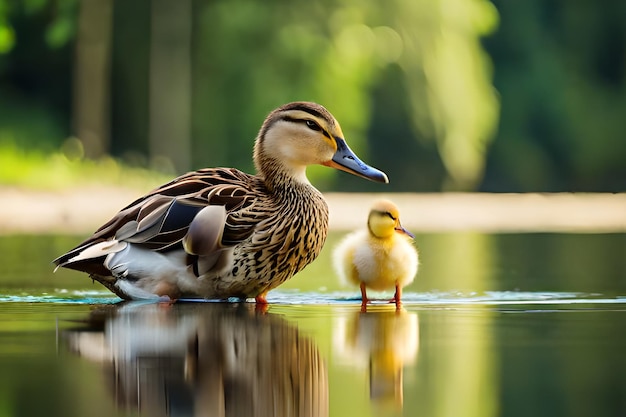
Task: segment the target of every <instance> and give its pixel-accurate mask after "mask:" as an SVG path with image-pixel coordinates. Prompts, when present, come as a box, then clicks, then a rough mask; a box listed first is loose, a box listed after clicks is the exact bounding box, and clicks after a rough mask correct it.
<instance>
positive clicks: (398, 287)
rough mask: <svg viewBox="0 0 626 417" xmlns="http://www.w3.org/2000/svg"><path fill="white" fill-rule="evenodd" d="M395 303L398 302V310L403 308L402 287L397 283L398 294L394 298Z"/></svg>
mask: <svg viewBox="0 0 626 417" xmlns="http://www.w3.org/2000/svg"><path fill="white" fill-rule="evenodd" d="M393 299H394V301H395V302H396V308H400V306H402V287H401V286H400V285H398V283H397V282H396V293H395V294H394V296H393Z"/></svg>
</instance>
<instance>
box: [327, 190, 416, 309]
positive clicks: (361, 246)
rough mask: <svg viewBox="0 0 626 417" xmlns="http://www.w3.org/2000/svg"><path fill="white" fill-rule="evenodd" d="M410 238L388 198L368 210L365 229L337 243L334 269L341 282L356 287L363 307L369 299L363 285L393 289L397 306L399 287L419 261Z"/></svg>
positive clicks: (376, 288)
mask: <svg viewBox="0 0 626 417" xmlns="http://www.w3.org/2000/svg"><path fill="white" fill-rule="evenodd" d="M413 238H414V236H413V234H411V233H410V232H409V231H407V230H406V229H405V228H403V227H402V225H401V224H400V213H399V211H398V207H396V205H395V204H394V203H392V202H391V201H389V200H379V201H376V202H375V203H374V204H373V206H372V208H371V210H370V213H369V217H368V219H367V230H359V231H356V232H354V233H352V234H350V235H348V236H346V238H345V239H344V240H343V241H342V242H341V243H340V244H339V245H338V246H337V248H336V249H335V252H334V265H335V269H336V271H337V273H338V275H339V276H340V277H342V278H343V280H344V281H346V282H352V283H354V284H358V285H359V286H360V288H361V297H362V305H363V306H365V305H366V304H367V303H368V302H369V300H368V298H367V288H370V289H372V290H374V291H383V290H387V289H391V288H395V291H396V292H395V295H394V299H393V300H394V301H395V303H396V305H400V303H401V298H402V288H403V287H405V286H406V285H408V284H410V283H411V282H413V279H414V278H415V274H417V267H418V263H419V262H418V255H417V250H416V249H415V246H413Z"/></svg>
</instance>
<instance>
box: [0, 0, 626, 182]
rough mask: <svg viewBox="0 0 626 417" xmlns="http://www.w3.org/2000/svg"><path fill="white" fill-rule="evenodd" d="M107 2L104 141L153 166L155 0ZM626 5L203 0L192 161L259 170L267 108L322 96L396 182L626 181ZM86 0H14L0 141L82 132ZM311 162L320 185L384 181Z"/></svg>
mask: <svg viewBox="0 0 626 417" xmlns="http://www.w3.org/2000/svg"><path fill="white" fill-rule="evenodd" d="M82 1H88V0H82ZM102 1H110V2H111V4H112V5H113V19H112V27H111V28H110V36H111V38H112V44H111V45H112V46H111V51H110V57H111V58H110V68H108V71H110V76H109V77H108V81H107V82H108V83H109V85H108V86H106V88H107V89H108V91H110V103H109V105H108V106H109V110H108V113H107V114H105V115H103V117H105V118H107V120H109V121H110V135H111V140H110V145H108V149H109V152H110V153H111V154H112V155H113V156H114V157H117V158H121V159H123V160H124V161H127V162H129V163H131V164H133V165H141V166H148V165H149V155H150V149H149V146H150V145H149V143H150V140H149V138H150V132H149V124H150V117H151V115H150V84H149V81H150V73H151V61H150V57H151V52H150V51H151V48H153V47H154V44H153V42H152V41H153V39H152V38H151V24H152V23H153V22H152V21H151V18H152V17H151V10H152V8H151V4H152V2H153V1H155V0H134V1H132V2H125V1H122V0H102ZM518 3H519V4H518ZM622 3H623V2H620V1H618V0H607V1H606V2H603V4H602V5H601V6H600V5H595V4H592V3H589V4H586V3H580V2H577V3H575V4H570V3H569V2H567V3H566V2H564V1H557V0H551V1H547V2H546V1H540V0H529V1H525V2H517V3H515V2H504V1H499V0H497V1H496V0H494V1H493V2H489V1H486V0H437V1H429V0H393V1H389V2H385V3H379V2H374V1H371V0H370V1H364V2H358V3H354V2H350V1H346V0H342V1H338V2H337V1H335V2H331V1H329V0H322V1H319V2H316V3H310V2H307V3H305V2H303V1H286V0H280V1H275V2H270V3H259V2H254V1H251V0H229V1H226V0H193V1H192V2H191V3H190V4H191V8H192V13H190V16H191V18H190V19H191V20H190V21H189V22H188V23H189V27H191V28H192V34H191V56H190V57H189V59H190V66H189V68H190V71H191V83H192V89H191V96H190V97H189V101H190V102H191V115H190V120H185V121H184V123H188V125H189V128H190V129H189V130H190V132H191V147H192V150H193V152H192V158H191V162H192V163H191V166H189V167H183V168H184V169H191V168H198V167H202V166H234V167H238V168H240V169H242V170H246V171H252V169H253V165H252V161H251V148H252V139H253V138H254V136H255V135H256V132H257V131H258V129H259V127H260V124H261V122H262V119H263V117H264V115H265V114H267V113H268V112H269V111H271V110H272V109H273V108H274V107H277V106H278V105H280V104H283V103H285V102H288V101H292V100H312V101H318V102H320V103H322V104H324V105H325V106H326V107H328V109H329V110H330V111H331V112H333V114H335V116H336V117H337V118H338V120H339V121H340V122H341V124H342V127H343V131H344V133H345V134H346V138H347V140H348V141H349V143H350V145H351V146H352V148H353V149H354V150H355V151H356V152H357V153H358V154H359V155H360V156H361V157H362V159H364V160H365V161H367V162H368V163H370V164H372V165H374V166H376V167H379V168H381V169H383V170H384V171H386V172H387V173H388V175H389V177H390V179H391V184H390V185H389V187H386V188H385V190H388V191H438V190H453V189H460V190H475V189H479V190H484V191H567V190H573V191H623V190H624V186H623V184H624V183H625V181H624V180H626V165H625V164H624V163H623V162H622V161H623V160H624V156H625V155H626V141H624V140H623V139H622V137H621V134H620V133H621V130H622V128H623V126H624V122H623V121H622V120H623V117H622V114H623V113H624V111H625V110H626V109H625V108H624V106H626V104H625V102H626V99H625V97H626V95H625V94H623V93H624V91H623V89H624V59H625V58H624V57H625V56H626V54H624V49H625V48H624V45H625V43H626V41H625V39H626V36H624V35H625V30H626V29H624V26H623V25H622V23H621V22H623V20H624V19H623V18H624V17H626V14H625V12H626V10H625V9H626V6H624V5H623V4H622ZM80 4H81V2H80V1H78V0H62V1H61V0H59V1H51V0H28V1H21V2H20V1H18V0H0V142H7V141H9V142H11V143H16V144H18V145H19V146H21V147H23V148H25V149H33V148H35V149H42V150H43V151H48V152H50V151H54V150H56V149H58V148H59V147H60V146H61V145H62V143H63V142H64V141H65V139H66V138H67V137H70V136H73V135H75V134H76V131H75V126H74V125H73V123H75V120H74V117H75V113H76V112H75V108H76V106H77V105H79V104H77V103H76V102H74V103H73V102H72V101H73V97H74V96H73V94H74V92H73V91H72V88H73V87H72V86H73V80H74V77H75V76H76V73H77V71H79V69H77V68H76V67H74V49H75V47H76V45H75V43H76V41H77V36H80V34H79V32H78V30H77V28H78V27H79V23H80V22H79V21H78V19H80V18H81V17H80V16H81V14H80ZM494 86H495V88H494ZM94 88H95V86H94ZM496 90H497V91H496ZM80 105H81V106H82V105H88V103H86V104H85V103H80ZM171 105H172V107H173V108H175V107H176V103H175V102H173V103H172V104H171ZM182 117H187V116H182ZM171 140H172V141H176V140H182V139H180V138H171ZM87 154H89V152H87ZM311 176H312V177H313V181H314V182H315V183H316V185H318V186H320V188H321V189H323V190H330V189H334V190H355V191H368V190H370V191H372V190H374V191H380V186H377V185H373V184H369V183H368V182H364V181H362V180H360V179H358V178H351V177H350V176H348V175H345V174H343V173H337V172H334V171H331V170H328V169H324V168H322V169H313V170H311ZM0 181H1V179H0Z"/></svg>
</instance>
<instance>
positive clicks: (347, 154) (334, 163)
mask: <svg viewBox="0 0 626 417" xmlns="http://www.w3.org/2000/svg"><path fill="white" fill-rule="evenodd" d="M335 141H336V142H337V152H335V154H334V155H333V158H332V159H331V160H330V161H327V162H324V163H323V165H326V166H327V167H331V168H336V169H340V170H342V171H346V172H349V173H350V174H353V175H356V176H358V177H362V178H366V179H368V180H371V181H376V182H383V183H385V184H387V183H388V182H389V179H388V178H387V174H385V173H384V172H382V171H379V170H377V169H376V168H373V167H371V166H369V165H367V164H366V163H364V162H363V161H361V160H360V159H359V158H358V157H357V156H356V154H355V153H354V152H352V149H350V147H349V146H348V144H347V143H346V141H345V140H343V139H342V138H335Z"/></svg>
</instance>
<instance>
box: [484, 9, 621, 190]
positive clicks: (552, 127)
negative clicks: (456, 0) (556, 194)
mask: <svg viewBox="0 0 626 417" xmlns="http://www.w3.org/2000/svg"><path fill="white" fill-rule="evenodd" d="M494 3H495V4H496V6H497V8H498V10H499V12H500V16H501V25H500V29H499V31H498V32H497V33H495V34H494V35H492V36H491V37H490V38H488V39H487V40H486V41H485V45H486V49H487V51H488V52H489V53H490V55H491V56H492V59H493V60H494V63H495V79H494V84H495V86H496V88H497V89H498V91H499V92H500V99H501V102H502V112H501V118H500V126H499V133H498V137H497V139H496V140H495V142H494V144H493V146H492V147H491V149H490V151H489V156H488V161H489V162H488V167H487V172H486V177H485V180H484V183H483V185H482V188H483V189H485V190H495V191H526V190H533V191H625V190H626V187H625V184H626V164H625V163H624V161H625V160H626V140H624V129H625V128H626V119H625V118H624V117H623V115H624V114H626V83H625V76H626V26H625V25H624V21H625V19H626V3H625V2H623V1H619V0H608V1H604V2H602V3H593V2H577V1H574V2H572V1H561V0H551V1H523V2H511V1H501V0H494Z"/></svg>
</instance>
